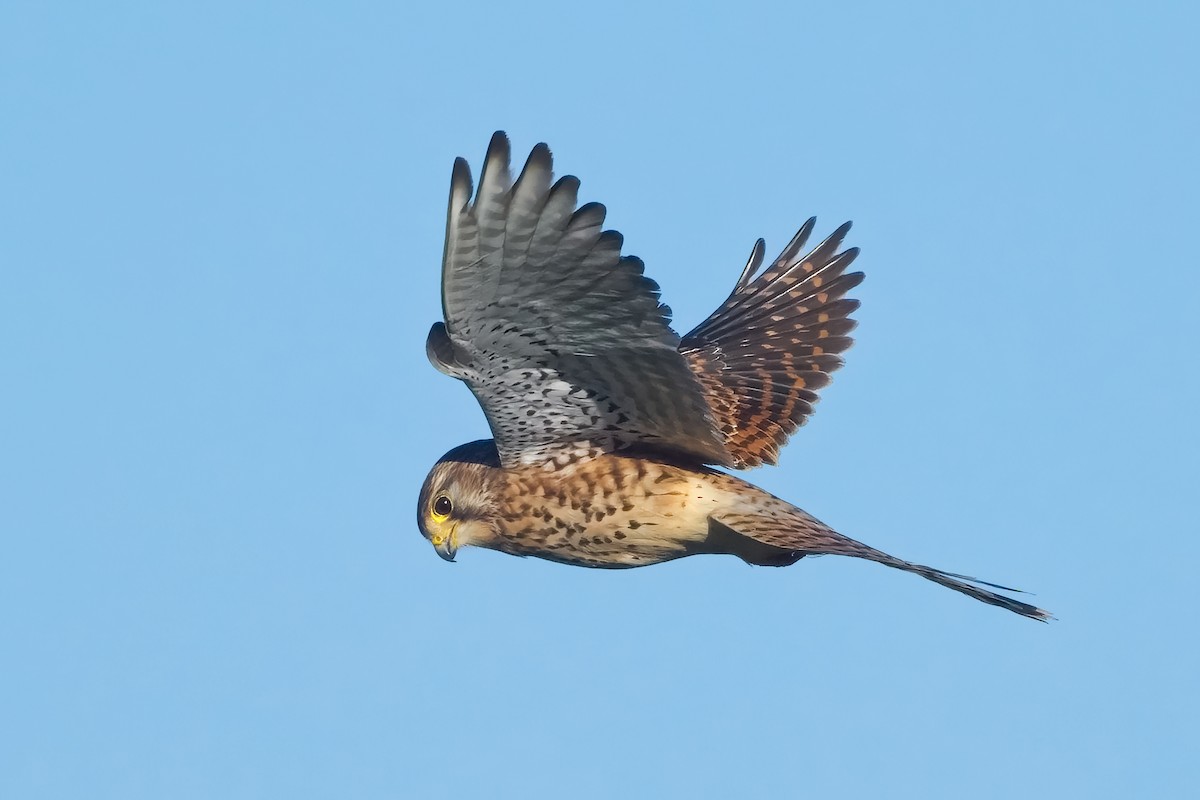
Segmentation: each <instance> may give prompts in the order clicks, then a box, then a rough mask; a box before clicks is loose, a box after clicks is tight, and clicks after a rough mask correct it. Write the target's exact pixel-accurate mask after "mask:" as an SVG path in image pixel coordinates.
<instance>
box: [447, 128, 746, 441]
mask: <svg viewBox="0 0 1200 800" xmlns="http://www.w3.org/2000/svg"><path fill="white" fill-rule="evenodd" d="M509 158H510V147H509V143H508V138H507V137H506V136H505V135H504V134H503V133H497V134H496V135H495V136H493V137H492V142H491V145H490V146H489V147H488V154H487V158H486V160H485V163H484V167H483V173H482V176H481V178H480V182H479V189H478V192H477V193H476V194H475V199H474V202H472V201H471V191H472V183H471V174H470V170H469V169H468V168H467V166H466V162H465V161H462V160H461V159H459V160H458V161H456V162H455V165H454V172H453V174H452V178H451V186H450V207H449V213H448V219H447V225H446V250H445V256H444V259H443V265H442V308H443V313H444V317H445V324H444V325H443V324H441V323H438V324H436V325H434V327H433V329H432V330H431V331H430V334H429V341H428V343H427V348H426V349H427V352H428V354H429V358H430V361H431V362H433V364H434V366H436V367H437V368H438V369H440V370H441V371H443V372H445V373H446V374H449V375H453V376H454V377H457V378H460V379H462V380H463V381H465V382H466V383H467V385H468V386H469V387H470V389H471V391H472V392H473V393H474V394H475V396H476V398H477V399H478V400H479V403H480V405H481V406H482V407H483V410H484V413H485V414H486V416H487V418H488V422H489V424H490V425H491V428H492V433H493V436H494V437H495V439H496V445H497V448H498V450H499V452H500V457H501V461H502V462H503V463H505V464H506V465H508V464H514V463H540V462H547V461H550V460H553V459H555V458H558V457H562V456H564V455H573V454H580V453H585V452H595V451H611V450H618V449H621V448H624V447H628V446H631V445H653V446H656V447H659V448H663V449H666V450H670V451H674V452H678V453H681V454H685V455H687V456H689V457H692V458H695V459H698V460H701V461H704V462H707V463H714V464H725V463H729V461H730V456H729V453H728V452H727V451H726V449H725V445H724V439H723V435H722V434H721V432H720V430H719V428H718V427H717V425H716V423H715V422H714V419H713V416H712V413H711V411H710V409H709V407H708V404H707V402H706V400H705V398H704V394H703V390H702V388H701V385H700V382H699V380H698V379H697V378H696V377H695V375H693V373H692V371H691V369H690V368H689V367H688V364H687V362H686V361H685V359H684V357H683V356H682V355H681V354H680V353H679V352H678V347H679V336H678V335H677V334H676V333H675V332H674V331H672V330H671V328H670V325H669V321H670V310H669V309H667V308H666V307H665V306H663V305H660V304H659V301H658V286H657V284H655V283H654V282H653V281H651V280H650V279H648V278H646V277H645V276H643V274H642V262H641V261H640V260H638V259H636V258H632V257H628V256H626V257H622V255H621V245H622V238H621V235H620V234H619V233H617V232H615V231H605V230H604V229H603V228H604V217H605V210H604V206H602V205H600V204H598V203H588V204H586V205H583V206H581V207H579V208H576V202H577V195H578V189H579V181H578V180H577V179H575V178H574V177H571V176H567V177H564V178H562V179H560V180H559V181H558V182H557V183H554V184H553V185H551V180H552V171H553V165H552V160H551V155H550V150H549V148H547V147H546V146H545V145H544V144H539V145H538V146H537V147H535V148H534V149H533V152H532V153H531V154H530V156H529V160H528V162H527V163H526V165H525V168H524V170H523V171H522V172H521V175H520V177H519V178H518V179H517V180H516V182H515V183H514V182H513V179H512V174H511V171H510V168H509Z"/></svg>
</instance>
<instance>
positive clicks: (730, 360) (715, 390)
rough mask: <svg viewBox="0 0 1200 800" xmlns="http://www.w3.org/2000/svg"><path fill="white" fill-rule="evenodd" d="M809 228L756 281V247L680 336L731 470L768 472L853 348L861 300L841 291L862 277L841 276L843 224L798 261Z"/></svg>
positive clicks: (846, 258)
mask: <svg viewBox="0 0 1200 800" xmlns="http://www.w3.org/2000/svg"><path fill="white" fill-rule="evenodd" d="M815 222H816V220H815V219H810V220H808V222H806V223H805V224H804V227H802V228H801V229H800V231H799V232H798V233H797V234H796V235H795V237H793V238H792V241H791V243H790V244H789V245H788V246H787V247H785V248H784V250H783V252H782V253H780V254H779V257H778V258H776V259H775V261H774V262H773V263H772V264H771V265H770V266H769V267H767V269H766V270H765V271H763V272H762V273H761V274H759V275H757V276H756V274H755V273H757V272H758V271H759V269H760V268H761V266H762V262H763V241H762V239H759V240H758V242H756V243H755V245H754V249H753V251H752V252H751V254H750V260H749V261H748V262H747V264H746V268H745V269H744V270H743V271H742V275H741V277H740V278H739V279H738V282H737V285H736V286H734V288H733V292H732V293H731V294H730V295H729V298H728V299H727V300H726V301H725V302H724V303H722V304H721V307H720V308H718V309H717V310H716V311H714V312H713V313H712V315H711V316H709V318H708V319H706V320H705V321H704V322H702V323H700V325H698V326H697V327H696V329H695V330H693V331H692V332H691V333H689V334H687V335H686V336H684V337H683V341H682V343H681V345H680V351H681V352H682V353H683V355H684V357H685V358H686V359H687V361H688V365H689V366H690V367H691V369H692V371H693V372H694V373H695V374H696V376H697V378H699V380H700V383H701V385H702V386H703V387H704V391H705V395H706V396H707V398H708V402H709V406H710V407H711V409H712V413H713V416H714V417H716V420H717V424H718V425H719V426H720V428H721V431H722V433H723V434H724V437H725V447H726V449H727V450H728V451H729V453H730V455H731V456H732V457H733V462H732V466H735V467H753V466H757V465H759V464H763V463H767V464H774V463H775V462H776V460H777V459H778V457H779V449H780V448H781V447H782V446H783V445H784V443H785V442H786V441H787V439H788V437H789V436H791V435H792V433H793V432H795V430H796V428H798V427H800V426H801V425H803V424H804V423H805V421H806V420H807V419H808V416H809V415H810V414H812V411H813V404H814V403H816V402H817V391H818V390H819V389H821V388H822V387H824V386H825V385H826V384H828V383H829V375H830V373H832V372H833V371H834V370H836V369H837V368H838V367H840V366H841V365H842V363H843V362H842V358H841V356H840V355H839V354H840V353H842V352H843V351H844V350H846V349H847V348H848V347H850V345H851V344H852V342H853V340H852V339H851V338H850V336H849V333H850V331H851V330H853V329H854V325H855V322H854V320H852V319H850V316H849V315H850V314H851V313H852V312H853V311H854V310H855V309H857V308H858V301H857V300H851V299H848V298H846V297H845V295H846V292H848V291H850V290H851V289H853V288H854V287H855V286H857V285H858V284H859V283H861V282H862V279H863V273H861V272H851V273H847V272H846V268H847V267H849V266H850V264H851V262H853V261H854V258H855V256H857V255H858V248H854V247H852V248H850V249H848V250H845V251H843V252H838V248H840V247H841V245H842V240H843V239H844V238H845V236H846V233H847V232H848V231H849V230H850V223H848V222H847V223H846V224H844V225H842V226H841V227H840V228H838V229H837V230H836V231H834V232H833V234H832V235H830V236H829V238H827V239H826V240H825V241H823V242H821V243H820V244H819V245H817V246H816V247H814V248H813V249H812V250H811V251H809V252H808V253H807V254H805V255H800V253H801V251H802V250H803V249H804V246H805V244H806V243H807V241H808V237H809V235H810V234H811V233H812V229H813V225H814V223H815Z"/></svg>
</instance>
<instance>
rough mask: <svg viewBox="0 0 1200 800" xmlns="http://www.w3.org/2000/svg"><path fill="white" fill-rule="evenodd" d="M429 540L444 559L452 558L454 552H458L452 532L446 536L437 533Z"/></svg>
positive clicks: (450, 559)
mask: <svg viewBox="0 0 1200 800" xmlns="http://www.w3.org/2000/svg"><path fill="white" fill-rule="evenodd" d="M429 541H430V542H432V543H433V549H434V550H435V551H436V552H437V554H438V555H439V556H441V557H442V558H443V559H445V560H446V561H453V560H454V554H455V553H457V552H458V546H457V544H456V543H455V541H454V533H453V532H451V533H450V534H449V535H446V536H443V535H441V534H437V535H435V536H434V537H433V538H432V539H430V540H429Z"/></svg>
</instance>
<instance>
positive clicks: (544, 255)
mask: <svg viewBox="0 0 1200 800" xmlns="http://www.w3.org/2000/svg"><path fill="white" fill-rule="evenodd" d="M509 162H510V146H509V142H508V138H507V136H505V135H504V133H502V132H498V133H496V134H495V135H494V136H493V137H492V141H491V144H490V145H489V147H488V151H487V156H486V158H485V160H484V164H483V174H482V176H481V178H480V181H479V190H478V191H477V192H475V193H474V198H473V199H472V191H473V186H472V179H471V170H470V168H469V167H468V166H467V162H466V161H465V160H463V159H461V158H459V159H457V160H456V161H455V162H454V170H453V173H452V176H451V180H450V208H449V213H448V218H447V223H446V245H445V254H444V257H443V261H442V312H443V316H444V318H445V322H444V323H443V322H438V323H435V324H434V326H433V328H432V329H431V330H430V332H429V339H428V341H427V343H426V350H427V353H428V355H429V360H430V361H431V362H433V365H434V366H435V367H437V368H438V369H439V370H440V371H442V372H444V373H446V374H447V375H452V376H453V377H455V378H458V379H460V380H462V381H463V382H464V383H466V384H467V386H468V387H469V388H470V390H471V391H472V392H473V393H474V395H475V397H476V399H477V400H478V401H479V404H480V405H481V406H482V407H483V412H484V414H485V415H486V416H487V420H488V423H489V425H490V426H491V431H492V435H493V436H494V437H495V438H494V439H488V440H484V441H477V442H471V443H469V444H464V445H461V446H459V447H456V448H454V449H453V450H451V451H450V452H449V453H447V454H446V455H445V456H443V457H442V458H441V460H439V461H438V462H437V464H435V465H434V467H433V469H432V470H431V471H430V473H429V476H428V477H427V478H426V479H425V484H424V485H423V486H422V487H421V494H420V499H419V500H418V506H417V524H418V526H419V527H420V529H421V533H422V534H423V535H424V536H425V537H426V538H427V539H429V541H430V542H431V543H432V544H433V546H434V548H435V549H436V550H437V553H438V555H440V556H441V557H442V558H444V559H446V560H448V561H452V560H453V559H454V556H455V553H456V552H457V551H458V550H459V548H462V547H465V546H467V545H473V546H476V547H486V548H491V549H493V550H499V551H501V552H505V553H510V554H512V555H519V556H537V557H539V558H545V559H549V560H552V561H558V562H562V563H564V564H574V565H578V566H584V567H608V568H623V567H640V566H645V565H648V564H657V563H660V562H663V561H669V560H671V559H675V558H682V557H684V556H690V555H696V554H698V553H725V554H731V555H735V556H738V557H739V558H741V559H742V560H744V561H746V562H748V563H750V564H757V565H764V566H773V567H783V566H789V565H791V564H794V563H796V562H797V561H799V560H800V559H802V558H804V557H805V556H808V555H824V554H829V555H842V556H854V557H856V558H864V559H867V560H869V561H876V562H878V563H880V564H885V565H887V566H889V567H895V568H897V569H902V570H904V571H906V572H913V573H916V574H917V575H920V576H922V577H924V578H928V579H929V580H931V581H934V582H935V583H940V584H941V585H942V586H947V587H949V588H951V589H954V590H955V591H959V592H962V593H963V594H966V595H969V596H971V597H974V598H975V599H976V600H982V601H983V602H985V603H990V604H992V605H995V606H1000V607H1001V608H1007V609H1008V610H1009V611H1014V612H1016V613H1017V614H1021V615H1023V616H1026V617H1031V618H1033V619H1037V620H1043V621H1045V620H1048V619H1050V615H1049V614H1048V613H1047V612H1045V611H1043V610H1042V609H1040V608H1036V607H1034V606H1032V605H1029V604H1028V603H1023V602H1021V601H1019V600H1015V599H1013V598H1011V597H1006V596H1004V595H1002V594H998V593H996V592H993V591H990V590H989V588H985V587H991V588H992V589H1000V590H1003V591H1010V592H1011V591H1016V590H1013V589H1008V588H1006V587H1003V586H998V585H996V584H992V583H987V582H985V581H980V580H977V579H975V578H970V577H967V576H965V575H956V574H954V573H950V572H943V571H942V570H938V569H933V568H932V567H926V566H922V565H920V564H913V563H910V562H908V561H904V560H901V559H899V558H896V557H894V556H891V555H888V554H887V553H884V552H881V551H879V550H876V549H874V548H872V547H868V546H867V545H865V544H862V543H860V542H857V541H855V540H854V539H850V538H848V537H846V536H843V535H842V534H840V533H837V532H836V531H834V530H833V529H832V528H830V527H829V526H827V525H825V524H824V523H822V522H820V521H819V520H817V519H816V518H815V517H813V516H811V515H810V514H808V513H807V512H805V511H802V510H801V509H799V508H797V507H796V506H794V505H792V504H791V503H788V502H786V501H784V500H781V499H779V498H778V497H775V496H773V495H771V494H768V493H767V492H765V491H763V490H762V489H759V488H757V487H755V486H753V485H751V484H749V483H747V482H746V481H744V480H741V479H739V478H736V477H734V476H733V475H729V474H727V473H725V472H722V471H719V470H718V469H716V467H726V468H734V469H744V468H747V467H753V466H757V465H760V464H774V463H775V461H776V459H777V457H778V454H779V448H780V447H781V446H783V444H784V443H785V442H786V441H787V439H788V437H789V436H790V435H791V434H792V433H793V432H794V431H795V430H796V428H798V427H799V426H801V425H803V424H804V422H805V421H806V420H807V418H808V416H809V415H810V414H811V413H812V411H813V404H814V403H816V401H817V392H818V390H820V389H821V388H822V387H824V386H825V385H826V384H827V383H829V376H830V374H831V373H832V372H834V371H835V370H836V369H837V368H838V367H840V366H841V365H842V358H841V356H840V353H842V352H843V351H845V350H846V349H847V348H848V347H850V344H851V338H850V336H849V334H850V332H851V330H852V329H853V328H854V325H855V322H854V320H852V319H850V314H851V313H852V312H853V311H854V310H855V309H857V308H858V302H857V301H856V300H852V299H849V298H847V297H846V293H847V292H849V291H850V290H851V289H853V288H854V287H855V286H857V285H858V284H859V283H860V282H861V281H862V279H863V273H861V272H847V271H846V270H847V268H848V267H849V266H850V265H851V263H852V262H853V261H854V259H855V257H856V256H857V255H858V250H857V248H849V249H846V250H839V248H841V246H842V240H843V239H844V238H845V236H846V233H847V232H848V231H849V230H850V224H849V223H846V224H845V225H842V226H841V227H840V228H838V229H837V230H835V231H834V232H833V233H832V234H831V235H830V236H829V237H828V238H827V239H825V241H823V242H821V243H820V244H818V245H817V246H816V247H814V248H812V249H811V250H809V251H808V252H806V253H803V254H802V251H803V250H804V248H805V245H806V244H807V242H808V239H809V235H810V234H811V233H812V230H813V226H814V224H815V219H810V220H808V221H807V222H806V223H804V225H803V226H802V227H801V228H800V231H799V232H798V233H797V234H796V235H795V236H794V237H793V238H792V241H791V242H790V243H789V244H788V246H787V247H785V248H784V249H783V252H782V253H780V254H779V257H778V258H776V259H775V260H774V261H772V262H771V263H770V264H769V265H768V266H767V267H766V269H765V270H763V269H762V265H763V252H764V244H763V240H761V239H759V240H758V241H757V242H756V243H755V245H754V248H753V250H751V253H750V259H749V261H748V262H747V263H746V266H745V268H743V270H742V273H741V276H740V277H739V278H738V280H737V283H736V284H735V285H734V288H733V291H732V292H731V293H730V295H729V297H728V299H726V300H725V302H724V303H722V304H721V306H720V307H719V308H718V309H717V310H716V311H714V312H713V313H712V315H711V316H709V318H708V319H706V320H705V321H704V322H702V323H700V325H699V326H698V327H697V328H695V329H694V330H693V331H692V332H691V333H689V334H687V335H686V336H683V337H682V338H680V337H679V336H678V335H677V334H676V333H675V332H674V331H672V330H671V328H670V325H669V322H670V313H671V312H670V309H668V308H667V307H666V306H664V305H660V303H659V291H658V285H657V284H655V283H654V282H653V281H651V280H650V279H649V278H646V277H644V276H643V274H642V262H641V261H640V260H639V259H637V258H635V257H632V256H622V255H621V245H622V237H621V234H619V233H617V232H616V231H611V230H603V225H604V215H605V210H604V206H602V205H600V204H598V203H587V204H585V205H582V206H578V207H576V203H577V200H576V196H577V194H578V191H579V180H578V179H577V178H575V177H573V176H569V175H568V176H565V177H562V178H559V179H558V181H556V182H552V180H553V179H552V171H553V166H552V161H551V155H550V149H549V148H548V147H547V146H546V145H545V144H539V145H537V146H536V147H534V148H533V152H531V153H530V155H529V159H528V161H526V163H525V168H524V169H523V170H522V171H521V174H520V176H519V177H518V178H517V179H516V181H513V179H512V173H511V170H510V166H509Z"/></svg>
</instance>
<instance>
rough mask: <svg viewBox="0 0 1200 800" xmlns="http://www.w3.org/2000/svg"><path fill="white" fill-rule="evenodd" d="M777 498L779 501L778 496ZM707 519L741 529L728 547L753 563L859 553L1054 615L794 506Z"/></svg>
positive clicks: (993, 600)
mask: <svg viewBox="0 0 1200 800" xmlns="http://www.w3.org/2000/svg"><path fill="white" fill-rule="evenodd" d="M779 502H780V503H781V505H782V501H779ZM711 522H712V523H713V524H714V525H715V526H719V527H720V528H721V529H723V530H724V532H726V533H735V534H740V535H741V536H742V537H745V539H746V540H748V541H747V542H746V543H745V545H744V546H740V547H733V548H730V549H729V550H728V552H733V553H734V554H735V555H738V556H741V557H742V558H743V559H745V560H746V561H748V562H750V563H752V564H762V565H768V566H784V565H787V564H791V563H794V562H795V561H798V560H799V559H800V558H802V557H803V556H806V555H813V556H815V555H837V556H850V557H852V558H863V559H866V560H868V561H874V562H876V563H879V564H883V565H885V566H888V567H894V568H895V569H902V570H904V571H905V572H911V573H914V574H916V575H920V576H921V577H922V578H926V579H927V580H931V581H933V582H934V583H937V584H941V585H942V586H945V587H946V588H948V589H953V590H954V591H956V592H962V593H963V594H965V595H967V596H968V597H974V598H975V599H976V600H979V601H981V602H984V603H987V604H989V605H993V606H999V607H1000V608H1006V609H1008V610H1009V611H1012V612H1014V613H1016V614H1020V615H1021V616H1023V617H1029V618H1030V619H1036V620H1038V621H1040V622H1049V621H1050V620H1052V619H1054V617H1053V616H1052V615H1051V614H1050V612H1048V611H1045V610H1043V609H1040V608H1038V607H1037V606H1034V605H1031V604H1029V603H1025V602H1022V601H1020V600H1016V599H1014V598H1012V597H1008V596H1006V595H1003V594H1000V593H999V592H994V591H992V589H999V590H1000V591H1004V592H1018V593H1020V592H1021V590H1020V589H1012V588H1009V587H1007V586H1000V585H999V584H995V583H989V582H987V581H981V580H979V579H978V578H972V577H970V576H967V575H959V574H957V573H953V572H945V571H943V570H940V569H934V568H933V567H927V566H925V565H923V564H913V563H911V562H909V561H905V560H903V559H900V558H896V557H895V556H892V555H888V554H887V553H885V552H883V551H882V550H876V549H875V548H873V547H869V546H867V545H865V544H863V543H862V542H858V541H855V540H854V539H851V538H849V537H848V536H843V535H842V534H840V533H838V532H837V531H835V530H833V529H831V528H829V527H828V526H826V525H825V524H824V523H822V522H820V521H819V520H817V519H815V518H813V517H811V516H809V515H808V514H806V513H804V512H803V511H801V510H800V509H798V508H795V507H794V506H792V507H790V508H789V509H788V512H787V513H783V514H780V513H760V514H722V515H719V516H714V517H712V518H711ZM764 545H765V546H766V547H765V548H764ZM987 587H990V588H987Z"/></svg>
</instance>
